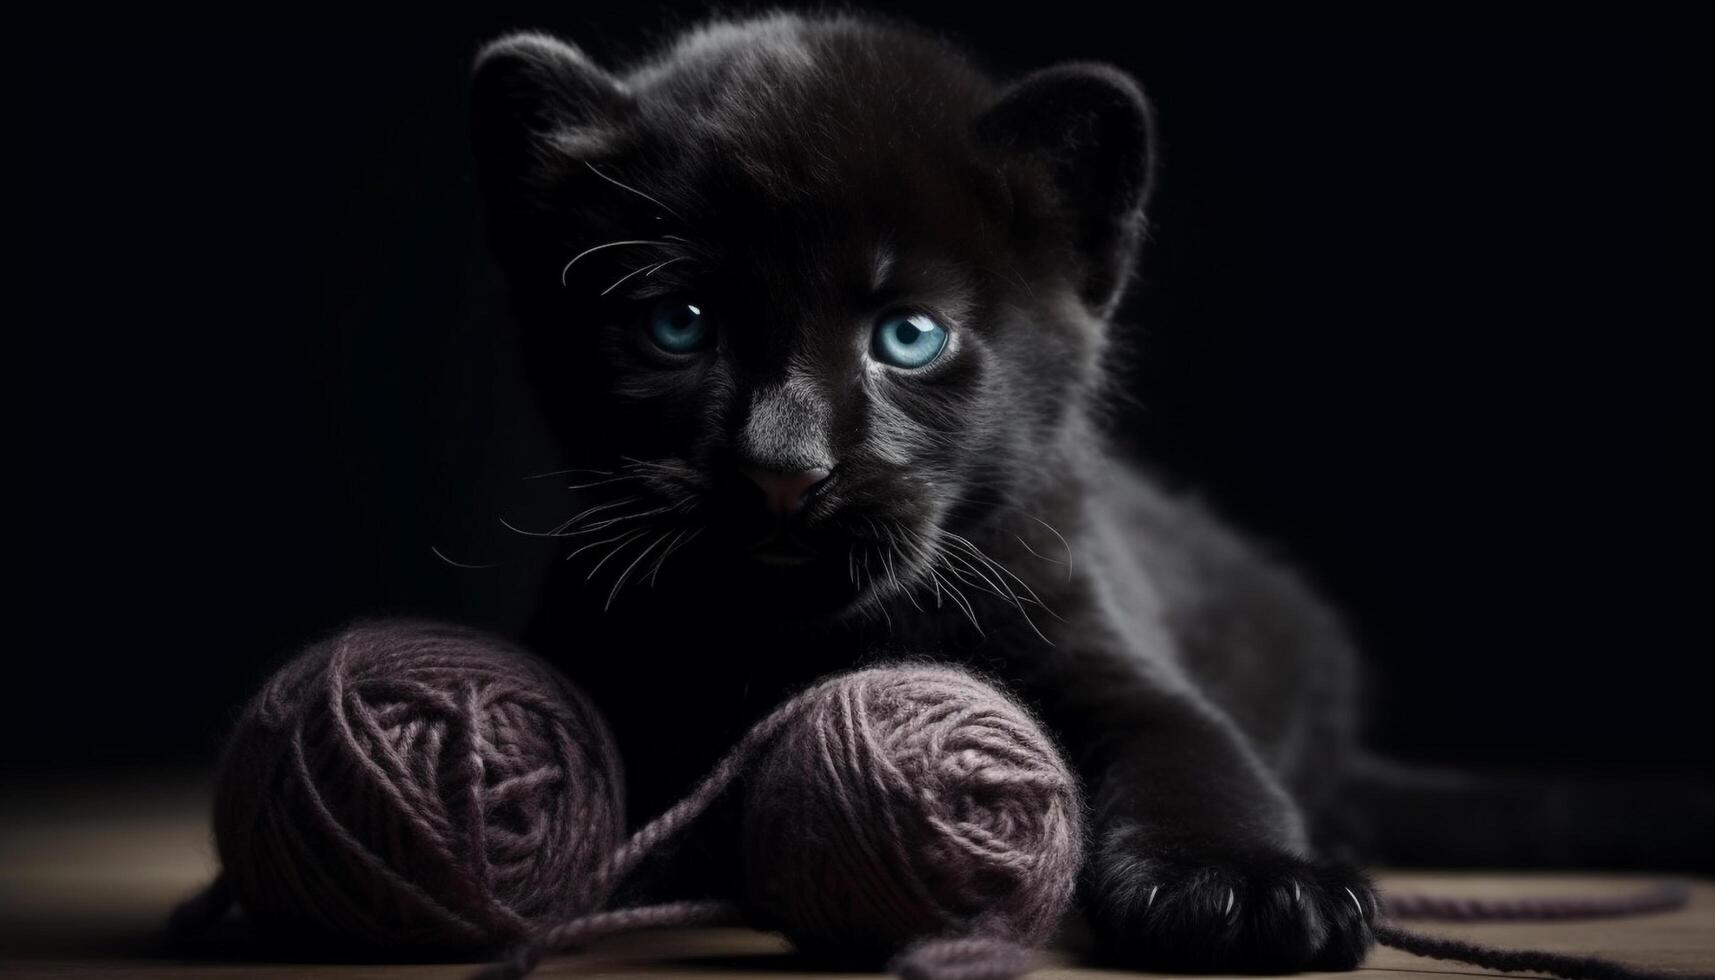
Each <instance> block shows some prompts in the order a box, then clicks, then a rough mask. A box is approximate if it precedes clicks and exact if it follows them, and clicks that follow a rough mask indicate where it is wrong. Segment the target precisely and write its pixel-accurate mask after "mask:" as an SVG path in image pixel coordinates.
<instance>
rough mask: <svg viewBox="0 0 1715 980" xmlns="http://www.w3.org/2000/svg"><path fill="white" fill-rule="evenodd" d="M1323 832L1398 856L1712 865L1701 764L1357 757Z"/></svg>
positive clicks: (1473, 863) (1712, 797) (1712, 836)
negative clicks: (1479, 766)
mask: <svg viewBox="0 0 1715 980" xmlns="http://www.w3.org/2000/svg"><path fill="white" fill-rule="evenodd" d="M1340 796H1341V801H1340V803H1339V804H1338V805H1337V807H1336V809H1335V811H1334V812H1333V813H1332V815H1331V820H1330V821H1329V822H1328V826H1327V829H1328V831H1329V839H1330V841H1331V842H1336V843H1339V844H1342V845H1344V846H1345V847H1347V848H1350V849H1355V850H1356V851H1357V852H1358V855H1360V856H1361V857H1363V858H1364V859H1365V860H1367V861H1370V862H1373V863H1379V864H1384V865H1393V866H1398V867H1407V866H1434V867H1443V868H1446V867H1497V868H1530V867H1536V868H1544V867H1579V868H1616V869H1618V868H1624V869H1632V870H1640V871H1646V870H1673V871H1681V872H1685V871H1690V872H1704V873H1709V872H1715V832H1712V831H1711V829H1710V828H1712V827H1715V780H1712V779H1711V778H1710V777H1709V776H1708V775H1707V774H1705V773H1701V772H1684V771H1681V772H1671V771H1669V772H1662V771H1652V772H1638V773H1614V772H1588V771H1579V772H1550V773H1540V772H1531V773H1526V772H1471V771H1460V770H1453V769H1439V768H1431V767H1424V766H1416V765H1407V764H1403V763H1399V762H1395V761H1392V760H1388V759H1383V758H1379V757H1376V756H1365V757H1362V758H1361V759H1360V760H1359V761H1358V764H1357V765H1355V766H1354V767H1353V768H1352V770H1351V774H1350V777H1349V779H1348V780H1347V782H1346V785H1345V791H1344V792H1343V793H1341V794H1340Z"/></svg>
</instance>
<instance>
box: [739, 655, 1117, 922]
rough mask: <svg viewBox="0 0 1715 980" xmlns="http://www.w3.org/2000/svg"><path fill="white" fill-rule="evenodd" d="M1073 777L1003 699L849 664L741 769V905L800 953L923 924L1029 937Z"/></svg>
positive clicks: (1056, 913)
mask: <svg viewBox="0 0 1715 980" xmlns="http://www.w3.org/2000/svg"><path fill="white" fill-rule="evenodd" d="M1082 822H1083V814H1082V807H1081V803H1080V797H1079V793H1078V785H1077V781H1076V780H1075V779H1074V778H1073V776H1072V774H1071V772H1070V771H1069V770H1068V769H1067V768H1066V765H1065V763H1064V762H1062V761H1061V759H1060V757H1059V755H1058V754H1057V753H1056V752H1055V751H1054V746H1053V743H1052V742H1050V741H1049V739H1048V737H1047V736H1046V735H1045V734H1043V732H1042V730H1041V729H1040V728H1038V727H1037V725H1036V723H1035V721H1034V720H1033V719H1031V717H1030V716H1029V715H1028V714H1026V713H1025V712H1024V710H1023V709H1021V708H1019V707H1018V706H1017V705H1016V704H1014V703H1013V702H1012V701H1010V700H1009V699H1008V698H1006V697H1005V696H1004V695H1002V694H1001V693H999V692H998V691H996V690H994V689H993V688H991V687H989V686H987V685H985V684H982V683H980V682H978V681H976V680H975V679H974V678H972V677H971V676H970V675H968V674H964V673H962V672H959V671H954V670H947V669H944V668H931V667H905V668H884V669H875V670H865V671H860V672H857V673H853V674H846V675H843V676H840V677H836V678H834V679H832V680H830V681H826V682H824V683H823V684H821V685H820V686H819V687H817V688H816V689H815V690H814V691H813V692H812V694H811V696H809V697H807V698H806V699H805V700H804V702H803V710H802V711H801V712H799V713H798V714H797V716H796V717H794V718H793V719H791V721H790V722H788V723H787V725H786V726H785V727H784V729H783V730H782V732H781V734H780V737H779V739H778V740H777V741H776V742H775V744H774V745H773V746H772V747H771V748H770V749H769V751H768V752H767V753H766V755H765V756H764V757H763V759H762V761H761V764H760V765H759V766H758V767H757V769H756V771H755V772H754V774H752V775H751V777H750V778H749V779H748V780H747V785H746V793H745V818H744V841H743V856H744V868H745V889H746V898H747V902H748V904H749V906H750V908H751V911H752V915H753V917H754V918H755V919H756V920H757V921H759V922H761V923H763V924H767V925H774V926H777V927H779V928H780V929H781V930H782V931H784V932H785V933H786V935H787V937H788V938H790V939H791V940H792V942H793V944H794V945H796V946H797V947H798V948H800V949H803V950H808V951H812V952H818V951H825V952H831V953H841V954H860V955H879V956H885V955H891V954H893V953H896V952H898V951H899V950H900V949H901V948H902V947H904V946H905V945H907V944H909V943H911V942H913V941H915V940H918V939H921V938H923V937H925V936H938V935H957V936H965V935H976V934H986V935H990V936H999V937H1004V938H1006V939H1008V940H1011V941H1014V942H1017V943H1020V944H1023V945H1026V946H1035V945H1038V944H1040V943H1043V942H1046V941H1047V940H1048V939H1049V938H1050V937H1051V936H1052V935H1053V933H1054V930H1055V929H1056V928H1057V927H1058V926H1059V923H1060V920H1061V918H1062V916H1063V915H1064V914H1065V912H1066V909H1067V907H1068V906H1069V905H1070V903H1071V900H1072V893H1073V888H1074V883H1075V881H1076V878H1077V873H1078V867H1079V864H1080V862H1081V860H1082V857H1083V834H1082V829H1081V827H1082Z"/></svg>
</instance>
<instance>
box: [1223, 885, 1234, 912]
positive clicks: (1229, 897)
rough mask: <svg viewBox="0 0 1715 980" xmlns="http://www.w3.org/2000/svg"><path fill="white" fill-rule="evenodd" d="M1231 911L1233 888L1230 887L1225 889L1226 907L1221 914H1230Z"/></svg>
mask: <svg viewBox="0 0 1715 980" xmlns="http://www.w3.org/2000/svg"><path fill="white" fill-rule="evenodd" d="M1232 912H1233V890H1232V889H1231V888H1229V889H1227V907H1226V909H1225V911H1223V912H1222V913H1221V914H1222V915H1231V914H1232Z"/></svg>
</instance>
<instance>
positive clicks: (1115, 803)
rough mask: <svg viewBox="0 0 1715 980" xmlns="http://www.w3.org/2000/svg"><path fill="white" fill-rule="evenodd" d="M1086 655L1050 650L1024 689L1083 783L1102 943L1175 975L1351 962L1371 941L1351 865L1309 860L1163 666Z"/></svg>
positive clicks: (1246, 765) (1088, 872) (1244, 764)
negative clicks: (1050, 662)
mask: <svg viewBox="0 0 1715 980" xmlns="http://www.w3.org/2000/svg"><path fill="white" fill-rule="evenodd" d="M1094 659H1095V662H1094V663H1091V662H1090V660H1091V658H1090V657H1089V656H1087V655H1086V656H1084V657H1075V658H1073V660H1072V661H1070V662H1069V661H1066V660H1062V661H1061V662H1060V667H1061V669H1060V670H1057V671H1056V672H1055V678H1057V679H1048V680H1047V681H1046V684H1045V688H1046V689H1045V690H1042V691H1040V692H1038V693H1039V695H1040V696H1041V698H1042V704H1043V706H1044V708H1045V710H1047V711H1048V713H1049V715H1050V719H1049V720H1050V721H1051V722H1052V723H1053V724H1054V726H1055V728H1056V729H1057V730H1058V731H1059V733H1060V734H1061V736H1062V737H1063V738H1064V739H1065V740H1066V743H1067V748H1068V749H1069V750H1070V752H1071V754H1072V756H1073V758H1074V759H1075V760H1076V761H1077V764H1078V766H1079V768H1080V770H1081V771H1082V772H1083V773H1084V776H1085V779H1086V785H1087V789H1088V792H1089V796H1090V802H1091V804H1092V809H1093V826H1092V834H1091V839H1090V855H1089V859H1088V861H1087V862H1086V868H1085V882H1084V884H1085V896H1086V904H1087V907H1088V911H1089V913H1090V916H1091V921H1092V924H1093V925H1094V927H1095V929H1096V932H1097V935H1098V936H1099V938H1100V939H1101V940H1102V942H1103V945H1104V947H1105V950H1106V951H1107V952H1109V953H1111V954H1113V955H1115V956H1117V957H1119V958H1121V959H1122V960H1123V961H1124V962H1126V963H1127V964H1130V965H1138V966H1150V967H1157V968H1166V969H1177V970H1196V971H1213V970H1219V971H1228V970H1232V971H1266V972H1285V971H1293V970H1300V969H1307V968H1309V969H1352V968H1355V967H1356V966H1357V965H1358V964H1359V963H1360V962H1361V961H1362V960H1363V958H1364V956H1365V954H1366V953H1368V951H1369V949H1370V947H1371V945H1372V944H1373V943H1374V938H1373V936H1372V933H1371V928H1370V927H1371V923H1372V921H1373V920H1374V918H1375V914H1376V898H1375V894H1374V891H1373V890H1372V888H1371V886H1370V883H1369V881H1368V880H1367V879H1366V878H1365V877H1364V875H1363V874H1362V873H1360V872H1358V871H1356V870H1353V869H1349V868H1345V867H1342V866H1339V865H1335V864H1330V863H1325V862H1320V861H1317V860H1315V859H1313V858H1312V857H1311V855H1310V853H1309V849H1308V846H1307V841H1306V833H1305V828H1304V826H1303V820H1302V818H1301V816H1300V814H1299V812H1298V810H1297V808H1296V807H1295V805H1294V804H1293V802H1292V800H1291V798H1290V797H1289V796H1288V795H1287V793H1286V791H1285V790H1284V789H1282V788H1281V786H1280V784H1279V783H1278V782H1277V781H1276V780H1275V779H1274V777H1273V776H1272V775H1271V774H1270V773H1269V772H1268V771H1267V769H1266V768H1265V767H1264V766H1263V764H1262V763H1261V761H1260V760H1259V759H1258V758H1257V756H1256V754H1255V753H1254V752H1253V751H1252V749H1251V747H1250V746H1249V744H1248V743H1247V742H1246V741H1245V738H1244V736H1243V734H1242V733H1241V732H1240V731H1239V730H1238V728H1237V727H1236V726H1235V725H1234V724H1233V723H1232V722H1231V720H1229V719H1228V718H1227V717H1226V716H1225V715H1224V714H1222V713H1221V712H1220V711H1219V710H1218V709H1217V708H1216V707H1214V706H1213V705H1211V704H1209V703H1208V702H1207V701H1206V700H1205V699H1204V698H1202V697H1201V695H1199V694H1198V693H1197V692H1196V690H1194V689H1193V688H1191V687H1190V686H1189V685H1188V684H1187V683H1185V682H1184V681H1183V680H1182V679H1181V678H1179V677H1177V676H1176V673H1175V672H1173V671H1170V670H1167V669H1165V668H1162V669H1156V668H1153V667H1151V666H1149V665H1147V664H1134V663H1132V662H1128V661H1126V660H1125V659H1122V658H1121V657H1119V656H1115V655H1100V654H1098V655H1096V657H1095V658H1094ZM1078 661H1084V663H1083V664H1079V663H1078ZM1085 666H1088V667H1090V668H1092V669H1081V668H1083V667H1085Z"/></svg>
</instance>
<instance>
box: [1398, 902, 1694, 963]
mask: <svg viewBox="0 0 1715 980" xmlns="http://www.w3.org/2000/svg"><path fill="white" fill-rule="evenodd" d="M1382 901H1383V905H1384V911H1385V913H1386V915H1387V917H1388V919H1390V920H1400V919H1406V920H1419V921H1438V922H1509V921H1510V922H1526V921H1565V920H1573V919H1601V918H1616V917H1623V916H1631V915H1647V914H1650V913H1652V912H1671V911H1674V910H1676V909H1682V908H1684V907H1685V906H1686V905H1687V904H1689V903H1690V901H1691V889H1690V887H1688V886H1687V885H1686V884H1685V883H1684V882H1681V881H1668V882H1661V883H1659V884H1656V885H1653V886H1651V887H1649V888H1647V889H1644V890H1642V891H1637V892H1633V893H1631V894H1629V895H1617V896H1574V897H1554V898H1458V897H1448V896H1440V895H1423V894H1395V895H1385V896H1383V899H1382ZM1375 935H1376V941H1377V942H1379V943H1381V944H1382V945H1383V946H1391V947H1393V948H1394V949H1398V950H1403V951H1404V952H1407V953H1411V954H1413V955H1415V956H1424V957H1428V958H1430V959H1436V960H1448V961H1452V962H1456V963H1468V964H1470V965H1472V966H1480V967H1483V968H1484V969H1489V970H1500V971H1502V972H1507V973H1518V972H1528V973H1547V974H1549V975H1551V976H1556V977H1561V978H1563V980H1685V978H1687V977H1704V976H1709V975H1708V974H1683V973H1665V972H1662V971H1658V970H1647V969H1642V968H1639V967H1632V966H1627V965H1625V964H1624V963H1619V962H1616V961H1614V960H1610V959H1607V958H1605V957H1600V956H1585V955H1580V954H1576V953H1551V952H1548V951H1545V950H1535V949H1505V948H1502V947H1498V946H1490V945H1487V944H1485V943H1476V942H1470V941H1468V940H1463V939H1454V938H1452V937H1450V936H1431V935H1428V934H1426V933H1421V932H1417V931H1415V930H1411V929H1402V928H1400V927H1399V926H1397V925H1394V924H1393V923H1392V921H1389V922H1384V923H1378V924H1377V925H1376V926H1375Z"/></svg>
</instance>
